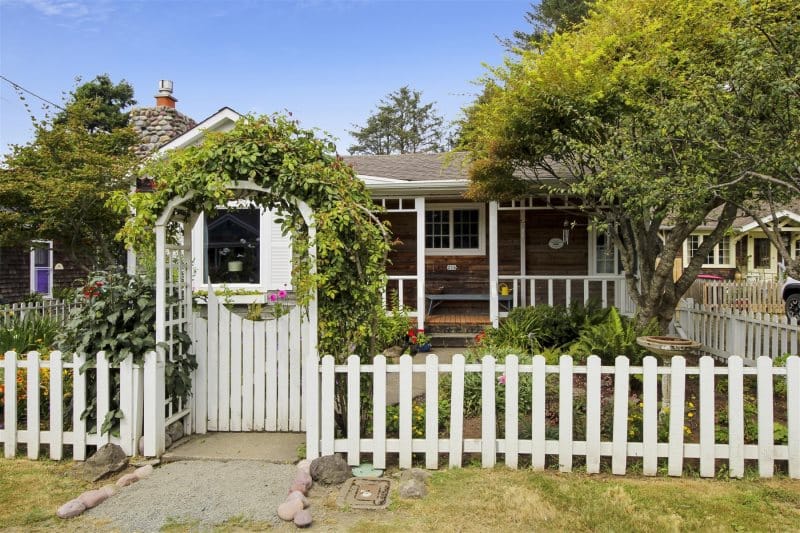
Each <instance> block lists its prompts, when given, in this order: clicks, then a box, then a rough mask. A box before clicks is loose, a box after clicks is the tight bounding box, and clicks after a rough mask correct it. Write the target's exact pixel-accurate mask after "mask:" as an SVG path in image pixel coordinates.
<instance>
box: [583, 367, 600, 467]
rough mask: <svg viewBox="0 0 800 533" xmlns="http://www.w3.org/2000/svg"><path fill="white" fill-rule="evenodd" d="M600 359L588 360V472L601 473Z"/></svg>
mask: <svg viewBox="0 0 800 533" xmlns="http://www.w3.org/2000/svg"><path fill="white" fill-rule="evenodd" d="M600 378H601V373H600V358H599V357H597V356H596V355H590V356H589V358H588V359H587V360H586V472H587V473H589V474H598V473H599V472H600V414H601V413H600V403H601V397H600Z"/></svg>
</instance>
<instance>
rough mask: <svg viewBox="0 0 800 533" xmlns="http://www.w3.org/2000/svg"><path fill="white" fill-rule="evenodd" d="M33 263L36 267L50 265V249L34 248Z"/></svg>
mask: <svg viewBox="0 0 800 533" xmlns="http://www.w3.org/2000/svg"><path fill="white" fill-rule="evenodd" d="M33 265H34V266H37V267H48V266H50V250H49V249H47V248H34V249H33Z"/></svg>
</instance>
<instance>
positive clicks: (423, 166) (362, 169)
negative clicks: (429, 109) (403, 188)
mask: <svg viewBox="0 0 800 533" xmlns="http://www.w3.org/2000/svg"><path fill="white" fill-rule="evenodd" d="M344 160H345V162H347V163H350V164H351V165H353V168H355V169H356V172H357V173H358V174H360V175H362V176H373V177H378V178H389V179H396V180H403V181H429V180H465V179H468V178H469V176H468V175H467V170H468V169H469V167H468V165H467V163H466V161H467V154H466V153H465V152H451V153H447V154H396V155H351V156H345V157H344Z"/></svg>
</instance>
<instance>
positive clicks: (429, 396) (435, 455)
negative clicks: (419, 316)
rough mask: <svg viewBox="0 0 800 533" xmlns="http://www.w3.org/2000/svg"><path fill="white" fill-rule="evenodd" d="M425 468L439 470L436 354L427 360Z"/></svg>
mask: <svg viewBox="0 0 800 533" xmlns="http://www.w3.org/2000/svg"><path fill="white" fill-rule="evenodd" d="M514 412H515V413H516V412H517V410H516V406H515V409H514ZM425 468H427V469H429V470H436V469H437V468H439V357H437V356H436V355H434V354H430V355H429V356H428V357H426V358H425Z"/></svg>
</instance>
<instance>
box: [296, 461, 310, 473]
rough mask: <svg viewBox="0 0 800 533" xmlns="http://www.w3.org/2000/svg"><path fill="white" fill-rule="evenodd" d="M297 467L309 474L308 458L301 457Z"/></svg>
mask: <svg viewBox="0 0 800 533" xmlns="http://www.w3.org/2000/svg"><path fill="white" fill-rule="evenodd" d="M297 469H298V470H302V471H303V472H305V473H306V474H308V475H311V461H309V460H308V459H303V460H302V461H300V462H299V463H297Z"/></svg>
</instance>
